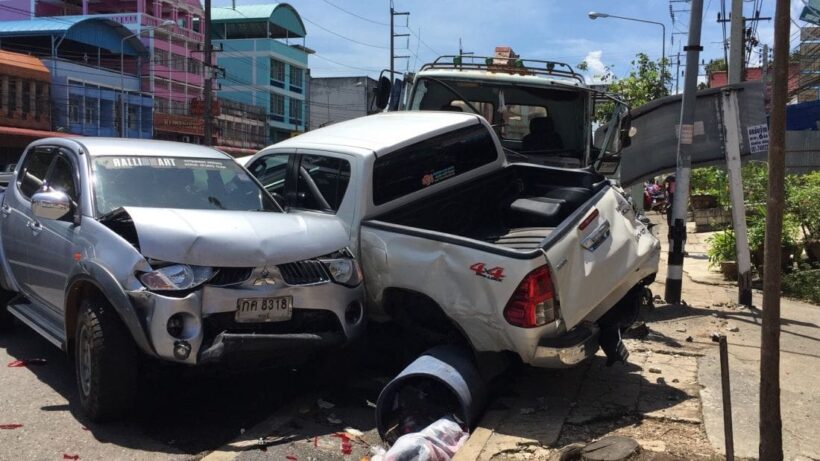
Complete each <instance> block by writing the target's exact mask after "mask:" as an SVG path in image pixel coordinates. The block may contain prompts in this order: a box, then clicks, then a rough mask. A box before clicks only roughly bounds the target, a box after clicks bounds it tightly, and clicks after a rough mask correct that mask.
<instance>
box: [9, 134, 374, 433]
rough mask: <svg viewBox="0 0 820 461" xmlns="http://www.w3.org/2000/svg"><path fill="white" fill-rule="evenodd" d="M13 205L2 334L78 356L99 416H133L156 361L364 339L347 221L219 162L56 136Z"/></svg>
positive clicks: (205, 359) (308, 349) (281, 354)
mask: <svg viewBox="0 0 820 461" xmlns="http://www.w3.org/2000/svg"><path fill="white" fill-rule="evenodd" d="M15 173H16V176H15V178H14V180H13V181H12V182H11V183H10V184H9V187H8V189H6V191H5V193H4V194H3V195H2V196H0V200H1V201H2V206H0V241H1V242H0V243H2V245H0V267H2V270H0V282H1V283H2V291H0V295H2V304H0V329H3V328H7V327H9V326H10V325H11V317H12V316H13V317H16V318H17V319H19V320H20V321H22V322H23V323H24V324H26V325H28V326H30V327H31V328H33V329H34V330H35V331H37V332H38V333H39V334H41V335H42V336H43V337H44V338H46V339H47V340H49V341H50V342H52V343H54V344H55V345H56V346H58V347H60V348H61V349H63V350H64V351H66V352H67V353H69V354H72V355H73V356H74V359H75V360H74V363H75V367H76V376H77V386H78V388H79V395H80V401H81V404H82V407H83V409H84V410H85V412H86V413H87V415H88V416H89V417H90V418H91V419H93V420H100V419H104V418H109V417H115V416H117V415H118V414H119V413H121V412H122V411H123V410H125V409H126V408H128V406H129V404H130V403H131V401H132V399H133V397H134V394H135V391H136V386H137V382H138V379H137V377H138V371H139V367H140V366H141V364H144V363H145V362H146V361H144V360H140V359H141V358H143V357H151V358H154V359H159V360H163V361H170V362H176V363H180V364H187V365H199V364H206V363H224V362H231V363H235V362H239V361H241V362H245V361H253V362H252V363H257V362H261V361H269V362H271V361H272V362H273V363H285V362H287V363H290V362H291V361H293V360H299V359H300V358H301V357H302V356H304V355H305V354H310V353H312V352H314V351H316V350H318V349H321V348H327V347H338V346H341V345H343V344H345V343H346V342H348V341H350V340H352V339H354V338H356V337H357V336H359V335H360V334H361V332H362V330H363V329H364V323H365V321H364V315H363V306H362V299H363V288H362V284H361V271H360V269H359V266H358V263H357V262H356V260H355V258H354V257H353V256H352V253H351V252H350V250H348V249H347V247H348V233H347V231H346V230H345V228H344V225H343V223H342V222H341V220H340V219H338V218H336V217H334V216H323V215H299V214H291V213H284V212H283V210H282V209H281V208H280V206H279V205H278V204H277V203H276V202H275V201H274V200H273V199H272V197H271V196H270V195H269V194H268V193H267V192H265V190H264V189H263V188H262V187H260V184H259V183H258V182H257V181H256V180H255V179H254V178H253V177H252V176H250V175H249V174H248V173H247V171H246V170H244V169H243V168H242V167H240V166H239V165H237V164H236V162H235V161H234V160H233V159H232V158H231V157H229V156H228V155H226V154H224V153H221V152H218V151H216V150H213V149H210V148H206V147H201V146H193V145H187V144H178V143H171V142H164V141H137V140H132V139H129V140H121V139H104V138H72V139H44V140H40V141H37V142H35V143H33V144H31V145H30V146H29V147H28V148H27V149H26V151H25V153H24V154H23V156H22V159H21V161H20V163H18V166H17V169H16V172H15Z"/></svg>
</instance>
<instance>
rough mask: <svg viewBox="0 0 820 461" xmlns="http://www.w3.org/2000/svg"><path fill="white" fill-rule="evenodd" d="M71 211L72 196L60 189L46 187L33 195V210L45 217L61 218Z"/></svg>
mask: <svg viewBox="0 0 820 461" xmlns="http://www.w3.org/2000/svg"><path fill="white" fill-rule="evenodd" d="M70 211H71V198H69V197H68V195H67V194H66V193H65V192H63V191H59V190H54V189H52V188H50V187H44V188H43V189H41V190H40V191H39V192H37V193H35V194H34V195H33V196H32V197H31V212H32V213H33V214H34V216H37V217H38V218H43V219H60V218H62V217H64V216H65V215H67V214H68V213H69V212H70Z"/></svg>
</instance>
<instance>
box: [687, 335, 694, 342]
mask: <svg viewBox="0 0 820 461" xmlns="http://www.w3.org/2000/svg"><path fill="white" fill-rule="evenodd" d="M694 340H695V338H693V337H691V336H687V337H686V342H687V343H691V342H693V341H694Z"/></svg>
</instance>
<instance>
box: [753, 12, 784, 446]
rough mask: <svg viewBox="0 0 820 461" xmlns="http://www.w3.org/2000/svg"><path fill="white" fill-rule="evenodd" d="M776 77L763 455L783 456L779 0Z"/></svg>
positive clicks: (781, 18)
mask: <svg viewBox="0 0 820 461" xmlns="http://www.w3.org/2000/svg"><path fill="white" fill-rule="evenodd" d="M776 5H777V6H776V8H775V20H774V76H773V78H772V104H771V115H770V118H769V197H768V200H767V203H766V243H765V251H764V256H763V267H764V269H763V325H762V329H761V333H760V337H761V344H760V451H759V456H760V459H765V460H782V459H783V432H782V431H783V421H782V419H781V416H780V258H781V249H780V246H781V238H782V235H783V208H784V206H785V191H784V182H785V176H786V163H785V156H786V101H787V97H788V95H787V93H788V87H787V85H788V80H789V32H790V30H789V27H790V23H789V0H777V4H776Z"/></svg>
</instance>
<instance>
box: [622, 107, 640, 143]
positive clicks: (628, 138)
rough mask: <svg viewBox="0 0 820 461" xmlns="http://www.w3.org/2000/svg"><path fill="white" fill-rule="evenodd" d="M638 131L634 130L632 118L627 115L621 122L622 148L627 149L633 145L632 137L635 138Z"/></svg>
mask: <svg viewBox="0 0 820 461" xmlns="http://www.w3.org/2000/svg"><path fill="white" fill-rule="evenodd" d="M636 132H637V130H636V129H634V128H632V117H631V116H630V115H629V114H627V115H624V117H623V119H622V120H621V131H620V133H619V135H620V136H619V138H620V139H619V141H620V144H621V146H620V148H621V149H625V148H627V147H629V145H630V144H632V136H635V133H636Z"/></svg>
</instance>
